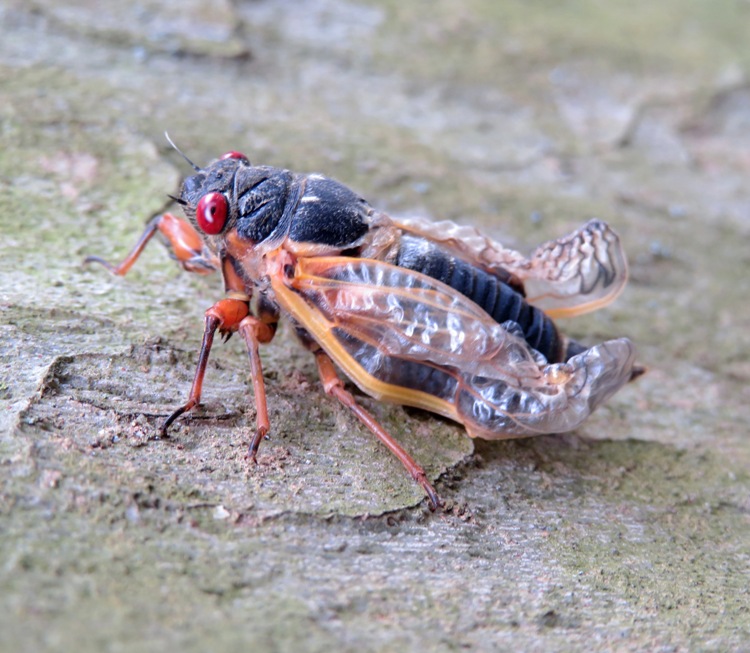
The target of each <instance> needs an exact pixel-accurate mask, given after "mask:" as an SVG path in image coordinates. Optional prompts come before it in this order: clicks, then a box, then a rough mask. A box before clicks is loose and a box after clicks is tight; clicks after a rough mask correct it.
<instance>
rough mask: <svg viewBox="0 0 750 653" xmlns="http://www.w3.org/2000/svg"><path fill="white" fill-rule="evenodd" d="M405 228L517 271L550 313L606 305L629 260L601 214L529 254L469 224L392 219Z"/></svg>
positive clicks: (476, 260)
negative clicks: (508, 246)
mask: <svg viewBox="0 0 750 653" xmlns="http://www.w3.org/2000/svg"><path fill="white" fill-rule="evenodd" d="M396 225H397V226H398V227H400V228H401V229H404V230H405V231H408V232H410V233H414V234H417V235H419V236H421V237H423V238H426V239H429V240H431V241H433V242H435V243H438V244H440V245H441V246H442V247H445V248H446V249H448V250H450V251H452V252H454V253H455V254H456V255H457V256H460V257H462V258H464V259H466V260H468V261H469V262H471V263H473V264H474V265H477V266H479V267H481V268H482V269H484V270H486V271H487V272H490V273H492V274H495V275H496V276H499V277H501V278H505V277H507V276H508V274H510V275H512V276H513V277H515V278H516V279H517V280H518V281H519V282H520V284H521V285H522V286H523V289H524V292H525V294H526V299H527V301H528V302H529V303H530V304H533V305H534V306H537V307H538V308H541V309H542V310H543V311H545V312H546V313H547V314H548V315H549V316H550V317H569V316H573V315H580V314H582V313H587V312H590V311H594V310H596V309H598V308H602V307H603V306H606V305H607V304H609V303H610V302H612V301H614V300H615V298H616V297H617V296H618V295H619V294H620V292H622V289H623V288H624V287H625V283H626V281H627V278H628V265H627V259H626V258H625V253H624V252H623V249H622V246H621V244H620V239H619V237H618V236H617V234H616V233H615V231H614V230H613V229H612V228H611V227H610V226H609V225H608V224H607V223H605V222H602V221H601V220H591V221H589V222H588V223H586V224H585V225H583V226H582V227H581V228H580V229H577V230H576V231H574V232H573V233H571V234H569V235H567V236H564V237H562V238H559V239H557V240H553V241H550V242H548V243H545V244H543V245H540V246H539V247H538V248H537V249H536V250H534V252H533V253H532V255H531V257H530V258H525V257H524V256H523V255H521V254H520V253H519V252H516V251H515V250H512V249H510V248H507V247H503V246H502V245H501V244H500V243H498V242H497V241H495V240H493V239H491V238H488V237H487V236H485V235H483V234H482V233H481V232H479V231H477V230H476V229H474V228H473V227H464V226H460V225H457V224H455V223H453V222H448V221H445V222H437V223H432V222H429V221H427V220H423V219H405V220H399V221H398V222H396Z"/></svg>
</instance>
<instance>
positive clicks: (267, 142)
mask: <svg viewBox="0 0 750 653" xmlns="http://www.w3.org/2000/svg"><path fill="white" fill-rule="evenodd" d="M213 4H215V10H212V12H211V13H210V14H208V13H207V12H206V10H205V9H204V3H199V2H190V3H185V2H182V3H176V2H170V1H165V2H157V1H153V2H142V3H138V4H136V5H133V6H129V7H127V8H122V7H121V5H120V4H118V3H115V2H109V1H106V2H101V1H100V2H96V3H94V2H88V1H87V0H78V1H76V2H67V3H64V6H63V5H61V4H60V3H55V2H52V1H51V0H34V1H33V2H20V1H19V0H10V2H6V3H4V5H3V6H2V7H1V8H0V18H2V21H1V23H0V24H1V25H2V33H1V35H2V39H0V43H1V45H0V125H2V130H0V143H1V149H0V190H1V191H2V192H0V229H1V230H2V235H3V237H2V239H1V240H0V275H1V277H0V278H2V285H1V287H0V316H1V317H0V330H1V331H2V340H0V373H1V375H2V376H1V377H0V466H1V467H0V469H1V473H0V597H1V598H0V607H1V608H2V609H0V633H2V636H0V648H2V650H8V651H22V650H29V651H31V650H33V651H45V650H49V651H63V650H72V649H73V648H75V649H76V650H82V651H86V650H92V651H93V650H96V651H101V650H112V651H130V650H155V651H156V650H160V651H161V650H165V649H167V648H170V649H180V650H258V651H277V650H278V651H282V650H300V651H302V650H304V651H330V650H359V651H362V650H366V651H384V650H399V649H400V650H409V649H417V648H418V649H420V650H458V649H478V650H528V651H548V650H561V651H562V650H578V649H581V648H584V647H585V648H587V649H592V648H593V649H609V650H633V651H636V650H637V651H640V650H658V651H681V650H742V649H743V647H745V646H746V645H747V644H746V643H747V641H748V639H750V596H749V594H750V591H749V590H748V587H750V499H749V498H748V497H749V496H750V478H749V474H748V466H749V464H750V437H748V411H747V404H748V402H749V401H750V391H749V390H748V388H750V383H749V382H750V354H749V352H750V308H748V304H747V276H748V271H749V270H750V257H748V253H747V252H748V243H749V241H750V193H749V192H748V187H747V179H748V174H749V173H750V158H748V154H747V153H748V151H750V77H749V76H748V75H749V72H748V71H750V46H748V42H747V38H746V26H747V24H748V21H750V6H748V5H747V3H739V2H737V3H721V4H718V5H717V3H713V2H710V1H709V0H690V1H688V2H685V1H684V0H680V2H677V0H666V1H665V2H661V3H658V4H656V5H654V4H653V3H647V2H645V1H640V0H639V1H638V2H635V3H630V4H628V5H627V7H625V5H622V8H621V9H618V8H617V7H616V6H615V7H613V6H612V5H611V3H610V4H607V3H604V4H602V3H598V2H593V1H591V0H574V1H573V2H568V3H564V4H560V3H556V2H551V1H550V2H546V1H545V2H538V3H531V4H530V3H527V2H520V1H519V2H504V3H495V2H491V1H489V0H472V1H470V2H466V3H460V4H459V3H453V2H448V1H447V0H440V1H437V2H432V3H429V6H428V5H426V4H424V3H410V4H409V3H403V2H399V3H397V2H391V1H389V0H383V1H381V2H375V1H371V2H361V3H357V2H345V1H343V0H309V1H305V2H303V1H301V0H296V1H290V2H284V3H274V2H271V1H270V0H258V1H255V2H250V1H242V0H240V1H238V2H224V3H212V5H213ZM165 129H167V130H169V132H170V134H171V135H172V136H173V137H174V138H175V139H176V140H177V142H178V143H179V144H180V146H181V147H182V148H183V149H184V150H186V151H187V152H188V154H189V155H190V156H191V157H192V158H193V159H195V160H196V161H198V162H203V161H207V160H209V159H210V158H213V157H215V156H217V155H219V154H221V153H222V152H224V151H226V150H229V149H239V150H242V151H245V152H246V153H247V154H248V155H250V157H251V158H252V160H253V161H256V162H262V163H268V164H272V165H279V166H287V167H290V168H294V169H298V170H301V171H310V170H318V171H321V172H325V173H326V174H329V175H331V176H334V177H336V178H338V179H340V180H342V181H344V182H345V183H347V184H349V185H350V186H352V187H354V188H356V189H357V190H358V191H360V192H361V193H362V194H363V195H364V196H366V197H367V198H368V199H369V200H370V201H371V202H372V203H373V204H374V205H375V206H377V207H379V208H382V209H385V210H389V211H391V212H394V213H401V214H421V215H427V216H430V217H433V218H435V219H444V218H448V219H455V220H459V221H464V222H470V223H472V224H478V225H482V226H483V227H484V228H485V229H486V230H488V231H489V232H491V233H493V234H494V235H495V236H497V237H498V238H500V239H502V240H505V241H507V242H509V243H510V244H512V245H514V246H517V247H519V248H525V247H531V246H533V245H535V244H537V243H538V242H541V241H543V240H547V239H549V238H551V237H554V236H556V235H559V234H561V233H565V232H566V231H568V230H570V229H572V228H573V227H574V226H576V225H577V224H579V223H581V222H583V221H584V220H585V219H587V218H589V217H591V216H597V217H601V218H604V219H607V220H609V221H611V222H612V223H613V224H614V225H616V227H617V229H618V230H619V231H620V233H621V234H622V236H623V238H624V241H625V243H626V247H627V249H628V253H629V255H630V259H631V263H632V281H631V284H630V286H629V288H628V290H627V291H626V293H625V294H624V295H623V296H622V297H621V298H620V299H619V300H618V302H617V304H616V305H615V306H613V307H611V308H609V309H607V310H606V311H603V312H602V313H601V314H596V315H592V316H590V317H586V318H581V319H578V320H575V321H570V322H568V323H565V324H564V325H563V326H564V328H565V329H567V330H568V331H569V332H571V333H572V334H573V335H575V336H576V337H578V338H581V339H583V340H585V341H589V342H594V341H597V340H601V339H603V338H605V337H610V336H616V335H629V336H631V337H632V338H633V339H634V340H635V341H636V342H637V343H638V345H639V349H640V352H641V359H642V360H643V362H644V363H645V364H647V365H648V367H649V368H650V369H649V373H648V374H647V375H646V376H645V377H643V378H642V379H640V380H639V381H638V383H636V384H633V385H632V386H631V387H628V388H627V389H625V391H623V392H621V393H620V394H619V395H618V396H617V397H616V398H615V399H614V400H613V401H611V402H610V403H609V405H608V406H607V407H606V408H604V409H603V410H600V411H599V412H598V413H597V414H596V415H595V416H594V417H593V418H592V419H591V420H590V421H589V422H588V423H587V424H586V426H585V427H584V428H583V429H581V430H580V431H578V432H576V433H574V434H568V435H565V436H558V437H541V438H536V439H533V440H526V441H516V442H501V443H483V442H477V443H474V444H472V443H471V442H470V441H469V440H468V439H467V438H466V437H465V436H464V435H463V433H462V431H461V429H459V428H457V427H455V426H453V425H451V424H448V423H446V422H444V421H441V420H438V419H435V418H433V417H431V416H429V415H425V414H422V413H418V412H414V411H405V410H403V409H400V408H393V407H386V406H381V405H378V404H376V403H375V402H371V401H369V400H367V399H363V402H364V403H365V404H366V405H367V406H368V407H370V408H371V409H372V410H373V411H375V412H376V413H377V415H378V416H379V418H380V419H382V421H383V422H384V424H385V425H386V426H387V427H388V428H390V429H391V430H392V431H393V432H394V433H396V434H397V436H398V437H399V439H400V440H401V441H402V442H403V443H404V445H405V446H406V447H407V448H408V449H409V450H411V451H412V452H413V453H414V455H415V457H416V458H417V459H418V460H419V461H421V462H422V463H423V464H424V465H425V466H426V467H427V469H428V471H429V473H430V474H431V475H432V476H433V477H439V480H438V482H437V487H438V490H439V492H440V493H441V495H442V496H443V497H444V498H445V499H446V500H447V501H448V509H447V510H446V511H445V512H442V513H437V514H431V513H429V511H427V510H426V507H425V504H424V502H423V501H422V502H421V503H420V501H421V493H420V492H419V491H418V490H417V489H416V488H415V487H414V486H413V484H412V483H411V482H410V481H409V480H408V479H407V478H406V477H405V475H404V474H403V472H402V470H401V468H400V466H399V465H398V463H397V462H395V461H394V460H392V459H391V458H390V456H388V455H387V454H385V453H384V452H383V451H382V450H381V448H380V447H379V445H377V444H376V443H375V442H373V441H372V439H371V437H370V436H369V435H368V434H367V433H366V432H365V431H364V430H362V429H360V428H359V427H358V426H357V425H356V424H354V423H353V421H352V420H351V419H350V417H349V416H348V415H346V414H345V413H344V412H342V411H341V410H340V409H339V408H338V407H337V406H335V405H334V404H333V403H332V402H330V401H329V400H327V399H325V398H323V397H322V395H321V392H320V390H319V386H318V383H317V380H316V378H315V370H314V366H313V365H312V364H311V361H310V360H308V359H309V356H307V355H305V353H304V352H302V351H301V350H300V349H299V348H298V347H297V346H296V345H295V343H294V340H293V338H292V337H291V333H290V332H289V331H288V330H287V331H285V332H283V333H282V334H281V336H280V337H279V338H278V339H277V341H275V342H274V344H272V345H271V346H269V347H267V348H266V349H265V350H264V352H263V355H264V363H265V366H266V378H267V383H268V388H269V394H270V408H271V419H272V424H273V428H274V431H273V436H274V437H273V439H272V440H271V441H270V442H267V443H265V444H264V446H263V449H262V450H261V451H262V455H261V457H260V465H259V466H258V467H257V468H255V469H253V468H249V467H248V464H247V462H246V461H245V460H244V451H245V446H246V443H247V441H248V438H249V434H250V432H251V428H252V425H253V422H254V409H253V404H252V396H251V395H252V392H251V389H250V387H249V384H248V382H247V365H246V360H245V355H244V354H243V352H242V348H241V347H240V344H239V343H237V342H235V341H234V340H233V341H230V343H229V344H228V345H226V346H224V347H218V348H217V351H216V355H215V358H214V362H213V364H212V367H211V371H210V373H209V378H208V381H207V384H206V391H205V402H206V405H205V408H204V409H203V410H202V411H200V412H199V413H198V414H196V415H195V416H194V418H193V419H190V420H185V421H184V422H183V423H182V425H181V426H180V427H179V428H177V429H176V430H175V433H174V437H173V438H172V439H170V440H168V441H161V440H153V438H152V436H153V435H154V432H155V426H156V425H158V424H159V421H160V419H161V418H162V417H163V415H164V414H165V413H166V412H167V411H168V410H169V409H170V408H172V407H174V406H175V405H177V404H179V402H180V401H182V400H183V397H184V396H185V395H186V393H187V390H188V388H189V385H190V380H191V377H192V371H193V364H194V359H195V353H196V352H197V347H198V344H199V340H200V332H201V314H202V312H203V310H205V308H206V307H207V306H208V305H210V304H211V303H212V301H214V300H215V299H216V298H217V297H218V296H219V291H220V287H219V285H218V283H217V281H216V280H213V279H200V278H199V279H193V278H190V277H189V276H188V275H183V274H179V273H178V272H177V270H176V268H175V266H174V264H172V263H171V262H170V261H168V259H167V257H166V256H165V255H164V252H163V251H161V249H160V248H159V247H158V246H157V245H152V246H151V247H149V249H148V250H147V251H146V253H145V254H144V256H143V257H142V259H141V261H139V264H138V265H137V266H136V267H135V268H134V269H133V271H132V273H131V274H130V275H128V277H127V278H125V279H112V278H111V277H109V276H107V275H106V274H105V273H104V272H103V270H101V269H98V268H97V269H95V268H83V267H82V266H81V265H80V261H81V259H82V258H83V256H84V255H85V254H89V253H98V254H101V255H103V256H105V257H109V258H113V259H116V258H118V257H120V256H122V255H123V254H124V253H125V252H126V251H127V249H128V248H129V247H130V245H131V244H132V243H133V242H134V240H135V238H136V237H137V235H138V233H139V229H140V226H141V224H142V223H143V221H145V219H146V218H147V217H148V216H149V215H151V214H153V213H155V212H157V211H159V210H160V209H161V208H162V207H163V206H164V205H165V200H166V193H168V192H174V190H175V189H176V188H177V184H178V180H179V176H180V174H181V173H184V172H185V165H184V162H182V161H181V160H180V159H179V157H177V156H176V155H175V154H174V153H173V152H171V151H170V150H169V148H168V147H167V145H166V143H165V141H164V139H163V137H162V135H161V134H162V132H163V131H164V130H165ZM472 452H473V453H472Z"/></svg>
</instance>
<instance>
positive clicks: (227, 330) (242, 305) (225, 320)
mask: <svg viewBox="0 0 750 653" xmlns="http://www.w3.org/2000/svg"><path fill="white" fill-rule="evenodd" d="M249 313H250V307H249V302H248V300H244V299H232V298H230V299H222V300H221V301H218V302H216V303H215V304H214V305H213V306H212V307H211V308H209V309H208V310H207V311H206V321H205V328H204V331H203V341H202V343H201V351H200V354H199V355H198V366H197V367H196V369H195V377H194V378H193V385H192V387H191V388H190V395H189V396H188V400H187V401H186V402H185V404H183V405H182V406H180V407H179V408H178V409H177V410H176V411H174V412H173V413H172V414H171V415H170V416H169V417H167V419H166V420H165V421H164V424H163V425H162V427H161V435H162V437H166V435H167V429H168V428H169V427H170V426H171V425H172V423H173V422H174V421H175V420H176V419H177V418H178V417H179V416H180V415H182V414H183V413H186V412H187V411H189V410H191V409H192V408H195V406H197V405H198V404H199V403H200V401H201V392H202V391H203V377H204V376H205V375H206V366H207V365H208V357H209V354H210V353H211V346H212V345H213V342H214V336H215V335H216V331H217V330H218V331H219V333H221V334H222V335H223V336H224V337H225V338H229V336H230V335H231V334H232V333H233V332H234V331H237V329H238V328H240V325H241V324H242V322H243V321H244V320H245V318H246V317H247V316H248V314H249Z"/></svg>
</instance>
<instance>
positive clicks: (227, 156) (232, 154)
mask: <svg viewBox="0 0 750 653" xmlns="http://www.w3.org/2000/svg"><path fill="white" fill-rule="evenodd" d="M224 159H237V160H238V161H242V163H244V164H246V165H250V159H248V158H247V157H246V156H245V155H244V154H243V153H242V152H235V151H234V150H232V151H231V152H227V153H226V154H222V155H221V156H220V157H219V161H223V160H224Z"/></svg>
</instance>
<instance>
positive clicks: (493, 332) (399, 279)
mask: <svg viewBox="0 0 750 653" xmlns="http://www.w3.org/2000/svg"><path fill="white" fill-rule="evenodd" d="M276 256H277V258H276V260H275V261H272V262H271V267H270V270H271V275H270V276H271V285H272V288H273V290H274V292H275V294H276V299H277V301H278V302H279V304H280V305H281V306H282V307H283V308H284V309H286V310H287V311H288V312H289V313H291V315H292V316H293V317H294V318H295V319H296V320H297V321H298V322H299V323H300V324H301V325H302V326H303V327H304V328H305V329H306V330H307V331H308V332H309V333H310V334H311V335H312V336H313V337H314V338H315V340H316V341H317V342H318V343H319V344H320V345H321V346H322V347H323V349H325V350H326V352H327V353H328V354H329V355H330V356H331V357H332V358H333V359H334V360H335V361H336V363H337V364H338V365H339V366H340V367H341V368H342V369H343V370H344V372H345V373H346V374H347V375H348V376H349V377H350V378H351V379H352V380H353V381H354V382H355V383H356V384H357V385H359V387H360V388H361V389H362V390H364V391H365V392H367V393H368V394H370V395H372V396H374V397H376V398H380V399H385V400H388V401H393V402H396V403H401V404H407V405H412V406H417V407H420V408H425V409H427V410H431V411H433V412H436V413H439V414H442V415H445V416H446V417H449V418H451V419H454V420H456V421H458V422H461V423H462V424H464V425H465V427H466V429H467V431H468V432H469V434H470V435H472V436H480V437H483V438H488V439H494V438H503V437H517V436H521V435H534V434H538V433H552V432H560V431H567V430H570V429H573V428H575V427H576V426H578V425H579V424H580V423H581V422H582V421H583V420H584V419H585V418H586V417H587V416H588V415H589V414H590V413H591V411H592V410H594V408H596V406H597V405H599V404H600V403H601V402H602V401H604V400H606V399H607V398H608V397H610V396H611V395H612V394H613V393H614V392H615V391H616V390H617V389H619V388H620V387H621V386H622V385H623V384H624V383H626V382H627V381H628V380H629V379H630V376H631V371H632V366H633V360H634V348H633V346H632V345H631V343H630V342H629V341H628V340H626V339H620V340H613V341H609V342H606V343H603V344H602V345H599V346H598V347H593V348H591V349H589V350H587V351H585V352H583V353H582V354H580V355H578V356H575V357H573V358H571V359H570V360H569V361H568V362H567V363H562V364H555V365H548V364H547V363H546V361H545V360H544V359H543V358H542V357H541V356H540V355H539V354H538V353H537V352H534V351H533V350H531V349H530V348H529V347H528V346H527V344H526V342H525V341H524V340H523V338H522V337H521V336H519V335H518V333H517V327H516V326H515V323H512V322H509V323H506V324H504V325H501V324H498V323H497V322H495V321H494V320H492V318H491V317H489V315H487V314H486V313H485V312H484V311H483V310H482V309H480V308H479V307H478V306H477V305H476V304H474V303H473V302H471V301H469V300H467V299H466V298H465V297H464V296H463V295H461V294H459V293H456V292H455V291H453V290H452V289H451V288H450V287H448V286H446V285H444V284H441V283H439V282H437V281H435V280H434V279H431V278H430V277H428V276H425V275H423V274H419V273H416V272H412V271H410V270H405V269H403V268H399V267H396V266H393V265H389V264H387V263H382V262H380V261H374V260H369V259H352V258H346V257H321V258H301V259H298V260H297V261H296V262H294V263H293V264H291V263H290V258H291V257H289V255H288V254H286V253H285V252H283V251H279V252H278V253H277V254H276Z"/></svg>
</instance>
